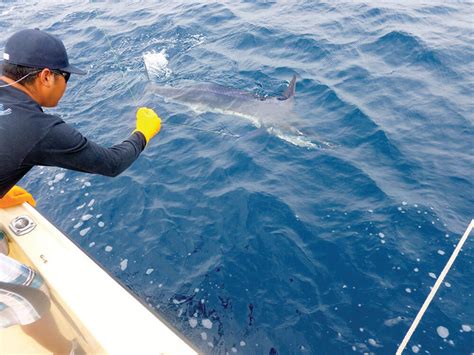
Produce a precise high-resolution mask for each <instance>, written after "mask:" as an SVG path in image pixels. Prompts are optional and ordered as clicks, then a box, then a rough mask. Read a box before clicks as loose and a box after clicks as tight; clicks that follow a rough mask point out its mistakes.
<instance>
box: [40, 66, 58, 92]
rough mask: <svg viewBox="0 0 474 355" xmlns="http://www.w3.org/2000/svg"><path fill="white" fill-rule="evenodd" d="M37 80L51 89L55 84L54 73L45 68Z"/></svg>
mask: <svg viewBox="0 0 474 355" xmlns="http://www.w3.org/2000/svg"><path fill="white" fill-rule="evenodd" d="M36 80H38V81H39V83H40V84H41V85H42V86H46V87H48V88H50V87H51V86H52V85H53V84H54V80H55V77H54V73H53V72H52V71H51V70H49V69H48V68H45V69H43V70H42V71H40V72H39V73H38V75H37V77H36Z"/></svg>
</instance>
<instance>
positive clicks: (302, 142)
mask: <svg viewBox="0 0 474 355" xmlns="http://www.w3.org/2000/svg"><path fill="white" fill-rule="evenodd" d="M267 132H268V133H270V134H273V135H275V136H277V137H278V138H280V139H282V140H284V141H285V142H288V143H290V144H293V145H296V146H297V147H302V148H308V149H317V148H320V146H319V145H318V144H316V143H313V142H312V141H311V140H310V139H308V137H305V136H304V135H296V134H290V133H286V132H283V131H282V130H281V129H278V128H275V127H269V128H267Z"/></svg>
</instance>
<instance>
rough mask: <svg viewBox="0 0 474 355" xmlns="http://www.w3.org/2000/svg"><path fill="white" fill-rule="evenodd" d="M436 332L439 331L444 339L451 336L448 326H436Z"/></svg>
mask: <svg viewBox="0 0 474 355" xmlns="http://www.w3.org/2000/svg"><path fill="white" fill-rule="evenodd" d="M436 332H437V333H438V335H439V336H440V337H441V338H443V339H446V338H447V337H449V330H448V328H446V327H443V326H442V325H440V326H439V327H437V328H436Z"/></svg>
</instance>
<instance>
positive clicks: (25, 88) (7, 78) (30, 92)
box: [0, 76, 38, 102]
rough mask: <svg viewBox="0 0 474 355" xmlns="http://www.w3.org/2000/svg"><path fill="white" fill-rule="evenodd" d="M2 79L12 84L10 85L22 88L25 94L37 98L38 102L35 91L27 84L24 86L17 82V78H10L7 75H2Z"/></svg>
mask: <svg viewBox="0 0 474 355" xmlns="http://www.w3.org/2000/svg"><path fill="white" fill-rule="evenodd" d="M0 80H3V81H4V82H6V83H7V84H10V86H13V87H14V88H16V89H18V90H20V91H23V92H24V93H25V94H27V95H28V96H29V97H31V98H32V99H33V100H35V101H36V102H38V100H37V99H36V98H35V95H34V93H33V92H32V91H31V90H29V89H28V88H27V87H26V86H23V85H21V84H19V83H17V82H15V80H13V79H10V78H9V77H7V76H0Z"/></svg>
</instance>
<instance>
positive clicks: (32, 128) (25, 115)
mask: <svg viewBox="0 0 474 355" xmlns="http://www.w3.org/2000/svg"><path fill="white" fill-rule="evenodd" d="M4 84H6V83H4V82H3V81H1V80H0V86H1V85H4ZM145 145H146V141H145V137H144V136H143V134H141V133H140V132H135V133H134V134H132V135H131V136H130V137H129V138H128V139H127V140H125V141H123V142H122V143H120V144H117V145H114V146H113V147H111V148H104V147H101V146H99V145H98V144H96V143H94V142H92V141H90V140H88V139H87V138H86V137H84V136H83V135H82V134H81V133H80V132H78V131H77V130H75V129H74V128H73V127H71V126H69V125H68V124H67V123H65V122H64V121H63V120H62V119H61V118H60V117H58V116H55V115H49V114H46V113H44V112H43V110H42V108H41V106H39V105H38V104H37V103H36V102H35V101H34V100H33V99H32V98H31V97H30V96H28V95H27V94H26V93H24V92H23V91H21V90H18V89H16V88H14V87H11V86H9V87H4V88H0V198H1V197H3V196H4V195H5V194H6V193H7V192H8V191H9V190H10V189H11V188H12V187H13V186H14V185H15V184H16V183H17V182H18V181H19V180H20V179H21V178H22V177H23V176H24V175H25V174H26V173H27V172H28V171H29V170H30V169H31V168H32V167H33V166H35V165H45V166H58V167H62V168H67V169H72V170H77V171H82V172H86V173H93V174H101V175H106V176H116V175H118V174H120V173H121V172H122V171H124V170H125V169H126V168H128V167H129V166H130V165H131V164H132V163H133V162H134V161H135V160H136V159H137V158H138V156H139V155H140V153H141V152H142V151H143V149H144V148H145Z"/></svg>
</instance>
